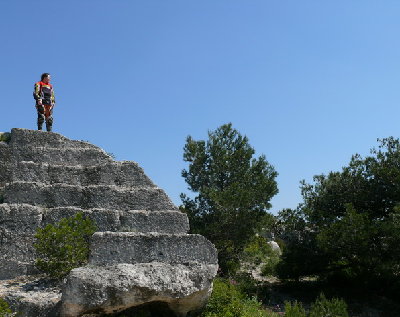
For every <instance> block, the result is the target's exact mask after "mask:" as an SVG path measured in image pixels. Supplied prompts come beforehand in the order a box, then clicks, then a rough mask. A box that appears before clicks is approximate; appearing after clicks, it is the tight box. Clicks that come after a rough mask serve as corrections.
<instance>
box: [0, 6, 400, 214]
mask: <svg viewBox="0 0 400 317" xmlns="http://www.w3.org/2000/svg"><path fill="white" fill-rule="evenodd" d="M0 2H1V4H0V26H1V28H0V30H1V31H0V32H1V45H0V48H1V50H0V65H1V78H0V93H1V96H2V101H1V104H2V106H1V114H0V131H9V130H10V129H11V128H13V127H21V128H30V129H35V128H36V113H35V109H34V106H33V105H34V103H33V99H32V89H33V84H34V82H35V81H37V80H38V79H39V76H40V74H41V73H43V72H50V73H51V74H52V77H53V80H52V83H53V84H54V87H55V92H56V98H57V108H56V109H55V114H54V116H55V125H54V130H55V132H59V133H61V134H63V135H65V136H67V137H69V138H73V139H82V140H87V141H90V142H92V143H94V144H97V145H99V146H101V147H102V148H104V149H105V150H106V151H107V152H112V153H114V154H115V156H116V158H117V159H118V160H133V161H137V162H138V163H139V164H140V165H141V166H142V167H143V168H144V170H145V172H146V173H147V174H148V175H149V176H150V177H151V178H152V179H153V181H154V182H155V183H156V184H157V185H159V186H160V187H162V188H163V189H165V190H166V192H167V193H168V194H169V195H170V197H171V198H172V199H173V201H174V202H175V203H176V204H179V203H180V199H179V194H180V193H181V192H187V188H186V184H185V182H184V180H183V178H182V177H181V176H180V174H181V170H182V169H183V168H185V167H186V164H185V163H184V162H183V160H182V152H183V151H182V148H183V146H184V143H185V138H186V136H187V135H192V136H193V137H194V138H195V139H205V138H206V137H207V131H208V130H214V129H215V128H217V127H218V126H220V125H222V124H224V123H227V122H232V123H233V126H234V127H235V128H236V129H238V130H239V131H240V132H241V133H242V134H245V135H247V136H248V137H249V139H250V143H251V144H252V146H253V147H254V148H255V149H256V153H257V155H260V154H265V155H266V157H267V160H268V161H269V162H270V163H271V164H273V165H274V166H275V168H276V170H277V171H278V172H279V177H278V179H277V180H278V186H279V191H280V192H279V194H278V195H277V196H276V197H275V198H274V199H273V200H272V204H273V208H272V209H271V211H272V212H274V213H276V212H277V211H278V210H280V209H281V208H285V207H295V206H296V205H297V204H298V203H299V202H300V201H301V196H300V191H299V181H300V180H301V179H306V180H307V181H310V180H311V179H312V176H313V175H315V174H320V173H328V172H329V171H331V170H338V169H340V168H341V167H342V166H343V165H345V164H347V163H348V161H349V159H350V157H351V155H352V154H353V153H356V152H358V153H361V154H367V153H368V152H369V149H370V148H371V147H373V146H375V145H376V139H377V138H382V137H386V136H390V135H393V136H395V137H398V135H399V129H400V124H399V122H400V110H399V108H400V107H399V101H400V89H399V82H400V41H399V34H400V19H399V16H400V1H391V0H385V1H365V0H364V1H361V0H357V1H356V0H354V1H348V0H346V1H344V0H343V1H342V0H337V1H320V0H315V1H308V0H301V1H298V0H292V1H278V0H274V1H272V0H251V1H248V0H242V1H237V0H201V1H191V0H190V1H188V0H182V1H176V0H169V1H165V0H158V1H153V0H146V1H135V0H113V1H103V0H80V1H75V0H72V1H39V2H38V1H31V0H26V1H19V0H13V1H5V0H1V1H0Z"/></svg>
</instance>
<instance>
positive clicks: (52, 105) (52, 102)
mask: <svg viewBox="0 0 400 317" xmlns="http://www.w3.org/2000/svg"><path fill="white" fill-rule="evenodd" d="M55 105H56V97H54V88H53V86H51V107H52V108H53V107H54V106H55Z"/></svg>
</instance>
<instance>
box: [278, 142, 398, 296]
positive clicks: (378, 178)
mask: <svg viewBox="0 0 400 317" xmlns="http://www.w3.org/2000/svg"><path fill="white" fill-rule="evenodd" d="M302 195H303V199H304V203H303V204H301V205H300V206H299V208H298V209H297V210H295V211H294V210H289V211H288V210H286V211H285V212H282V213H280V215H279V218H280V221H281V224H282V227H283V228H284V230H283V231H285V227H286V228H289V229H290V228H291V225H292V224H293V223H295V224H296V225H297V228H300V229H301V230H299V231H297V233H298V234H297V236H296V237H295V239H292V240H290V239H287V242H288V243H287V245H286V248H285V251H284V253H283V256H282V260H283V261H282V263H281V267H280V269H281V270H280V272H281V276H282V277H299V276H301V275H308V274H318V275H320V276H325V277H326V276H328V277H329V276H330V277H335V279H336V280H337V278H338V277H340V278H344V279H345V280H346V281H350V280H353V281H356V282H357V283H365V284H368V285H379V287H382V288H383V289H393V287H397V288H398V289H397V290H400V278H399V276H400V275H399V272H400V264H399V263H400V207H399V205H400V141H399V140H398V139H394V138H393V137H390V138H386V139H383V140H379V146H378V148H377V149H372V150H371V155H369V156H367V157H365V158H363V157H361V156H360V155H358V154H356V155H354V156H353V157H352V158H351V161H350V163H349V164H348V166H345V167H344V168H343V169H342V171H340V172H331V173H329V174H328V175H317V176H315V177H314V183H313V184H306V183H305V182H303V183H302ZM298 224H301V226H299V225H298ZM292 227H293V226H292ZM286 231H287V230H286ZM305 246H310V248H307V250H305ZM303 252H304V253H303ZM302 253H303V254H302ZM305 258H306V260H305ZM306 262H309V263H311V264H309V265H307V266H305V265H304V263H306ZM278 271H279V270H278ZM395 282H396V283H395Z"/></svg>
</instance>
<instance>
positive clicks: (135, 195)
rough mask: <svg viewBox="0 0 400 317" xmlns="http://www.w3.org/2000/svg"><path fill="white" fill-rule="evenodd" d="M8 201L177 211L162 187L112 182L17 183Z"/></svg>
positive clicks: (9, 190)
mask: <svg viewBox="0 0 400 317" xmlns="http://www.w3.org/2000/svg"><path fill="white" fill-rule="evenodd" d="M4 203H9V204H18V203H25V204H30V205H35V206H41V207H46V208H54V207H80V208H82V209H93V208H103V209H111V210H177V207H176V206H174V204H173V203H172V201H171V200H170V199H169V197H168V196H167V194H166V193H165V192H164V191H163V190H162V189H161V188H158V187H136V188H125V187H118V186H112V185H98V186H97V185H93V186H85V187H84V186H73V185H64V184H54V185H43V184H40V183H31V182H13V183H10V184H7V185H6V186H5V192H4Z"/></svg>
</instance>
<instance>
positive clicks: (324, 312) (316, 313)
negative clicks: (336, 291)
mask: <svg viewBox="0 0 400 317" xmlns="http://www.w3.org/2000/svg"><path fill="white" fill-rule="evenodd" d="M325 316H326V317H328V316H332V317H349V314H348V313H347V305H346V303H345V301H344V300H342V299H338V298H333V299H331V300H328V299H326V297H325V295H324V294H320V295H319V297H318V298H317V300H316V301H315V303H314V304H312V305H311V310H310V314H309V317H325Z"/></svg>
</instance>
